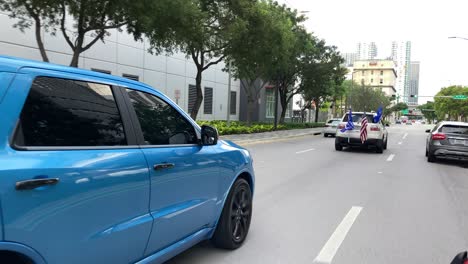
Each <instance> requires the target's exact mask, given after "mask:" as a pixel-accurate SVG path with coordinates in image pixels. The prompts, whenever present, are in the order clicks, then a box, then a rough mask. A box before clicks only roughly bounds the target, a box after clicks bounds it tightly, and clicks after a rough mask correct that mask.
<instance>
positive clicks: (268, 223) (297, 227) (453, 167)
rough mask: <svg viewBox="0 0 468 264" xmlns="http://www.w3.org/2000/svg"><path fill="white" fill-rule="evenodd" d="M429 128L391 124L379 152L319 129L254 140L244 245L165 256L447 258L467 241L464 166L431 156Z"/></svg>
mask: <svg viewBox="0 0 468 264" xmlns="http://www.w3.org/2000/svg"><path fill="white" fill-rule="evenodd" d="M425 129H426V126H422V125H414V126H392V127H391V128H390V129H389V131H390V136H389V148H388V150H387V151H385V152H384V154H376V153H374V152H372V151H362V150H345V151H343V152H337V151H335V150H334V144H333V143H334V140H333V139H332V138H323V137H317V136H315V137H314V136H303V137H298V138H291V139H289V140H283V141H278V142H272V143H265V144H252V145H250V146H249V147H248V148H249V149H250V150H251V152H252V155H253V156H254V160H255V161H254V163H255V164H254V165H255V169H256V178H257V182H256V192H255V197H254V211H253V219H252V225H251V229H250V233H249V237H248V239H247V241H246V243H245V245H244V246H243V247H241V248H240V249H238V250H235V251H225V250H219V249H216V248H213V247H212V246H211V244H210V243H208V242H206V243H202V244H200V245H198V246H196V247H194V248H192V249H190V250H189V251H187V252H185V253H183V254H182V255H180V256H178V257H176V258H174V259H173V260H171V261H170V262H169V263H171V264H174V263H181V264H184V263H208V264H210V263H213V264H214V263H220V264H223V263H226V264H230V263H333V264H335V263H337V264H341V263H343V264H349V263H355V264H361V263H379V264H381V263H388V264H395V263H425V264H427V263H434V264H435V263H450V261H451V259H452V258H453V257H454V256H455V254H456V253H458V252H459V251H462V250H466V249H468V241H467V238H468V209H467V208H468V206H467V204H466V203H468V170H466V168H465V167H464V166H466V165H464V164H460V163H456V162H438V163H434V164H432V163H428V162H427V161H426V159H425V156H424V148H425V137H426V134H425V133H424V130H425ZM356 208H357V209H356ZM359 208H360V209H359ZM358 211H359V212H358Z"/></svg>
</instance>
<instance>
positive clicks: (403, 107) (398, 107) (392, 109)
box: [388, 102, 408, 113]
mask: <svg viewBox="0 0 468 264" xmlns="http://www.w3.org/2000/svg"><path fill="white" fill-rule="evenodd" d="M406 109H408V105H407V104H406V103H403V102H400V103H397V104H395V105H394V106H392V107H390V108H388V111H389V112H390V113H392V112H400V111H402V110H406Z"/></svg>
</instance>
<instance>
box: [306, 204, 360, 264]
mask: <svg viewBox="0 0 468 264" xmlns="http://www.w3.org/2000/svg"><path fill="white" fill-rule="evenodd" d="M361 210H362V207H360V206H353V207H351V209H350V210H349V212H348V214H347V215H346V216H345V217H344V218H343V220H342V221H341V223H340V224H339V225H338V227H337V228H336V229H335V232H333V234H332V235H331V237H330V238H329V239H328V241H327V243H325V246H323V248H322V250H321V251H320V253H319V254H318V256H317V257H316V258H315V259H314V263H323V264H325V263H331V261H332V260H333V257H334V256H335V254H336V252H337V251H338V249H339V248H340V246H341V243H343V241H344V239H345V238H346V235H347V234H348V232H349V230H350V229H351V227H352V226H353V223H354V221H356V218H357V217H358V216H359V213H361Z"/></svg>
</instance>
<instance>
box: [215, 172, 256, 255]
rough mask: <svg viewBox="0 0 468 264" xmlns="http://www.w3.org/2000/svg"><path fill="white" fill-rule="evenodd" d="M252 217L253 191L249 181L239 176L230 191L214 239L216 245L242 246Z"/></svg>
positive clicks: (223, 246)
mask: <svg viewBox="0 0 468 264" xmlns="http://www.w3.org/2000/svg"><path fill="white" fill-rule="evenodd" d="M251 218H252V191H251V189H250V186H249V183H248V182H247V181H246V180H244V179H242V178H239V179H237V180H236V182H235V183H234V185H233V186H232V188H231V191H230V192H229V195H228V197H227V200H226V203H225V204H224V208H223V212H222V213H221V218H220V219H219V222H218V226H217V227H216V230H215V233H214V235H213V238H212V241H213V244H214V245H215V246H216V247H219V248H224V249H236V248H239V247H240V246H242V243H243V242H244V240H245V238H246V237H247V234H248V232H249V227H250V220H251Z"/></svg>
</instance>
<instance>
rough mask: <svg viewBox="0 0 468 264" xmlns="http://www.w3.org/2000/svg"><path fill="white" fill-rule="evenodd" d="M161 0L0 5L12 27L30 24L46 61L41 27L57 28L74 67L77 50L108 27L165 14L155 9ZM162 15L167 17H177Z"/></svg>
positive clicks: (3, 1) (36, 0) (3, 0)
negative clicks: (13, 22) (147, 15)
mask: <svg viewBox="0 0 468 264" xmlns="http://www.w3.org/2000/svg"><path fill="white" fill-rule="evenodd" d="M165 1H170V0H158V1H145V0H133V1H130V0H0V7H1V8H2V10H4V11H7V12H8V13H9V14H10V17H14V18H18V19H19V20H18V22H17V23H16V24H15V27H18V28H19V29H20V30H21V31H24V30H25V29H26V28H30V27H31V26H32V25H33V24H34V28H35V35H36V42H37V45H38V48H39V51H40V53H41V56H42V59H43V60H44V61H46V62H48V61H49V58H48V56H47V52H46V47H45V46H44V43H43V41H42V33H41V28H45V30H46V32H49V33H51V34H52V35H56V34H57V32H60V33H61V34H62V35H63V37H64V39H65V41H66V43H67V45H68V46H70V48H71V50H72V59H71V61H70V66H72V67H78V62H79V56H80V54H81V53H83V52H84V51H86V50H88V49H90V48H91V47H92V46H93V45H94V44H96V42H97V41H99V40H101V41H104V37H105V36H108V35H109V34H110V33H109V30H110V29H117V30H121V28H122V27H123V26H127V27H128V28H129V29H131V30H132V31H134V32H139V31H140V28H139V27H140V24H141V23H140V17H144V16H143V14H144V13H145V12H146V13H147V14H151V15H153V16H159V15H163V14H165V13H164V12H161V13H158V12H157V11H158V10H160V9H158V8H157V7H158V5H161V3H162V2H165ZM164 17H165V18H167V19H169V20H170V21H174V20H176V19H178V18H177V17H172V18H171V17H168V16H164ZM70 22H71V23H70ZM166 23H167V22H166ZM67 25H71V27H70V26H67ZM164 25H165V24H164ZM88 38H89V39H88Z"/></svg>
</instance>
